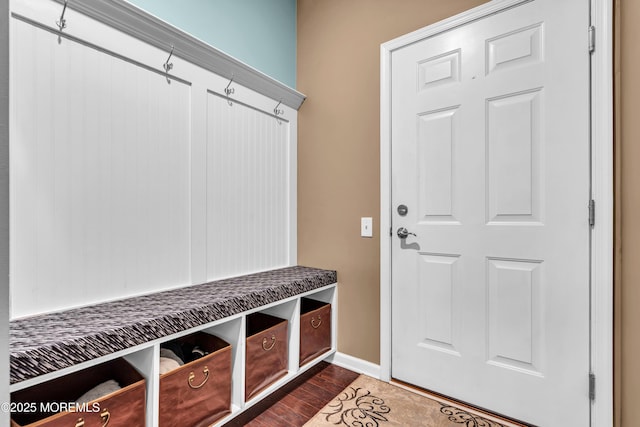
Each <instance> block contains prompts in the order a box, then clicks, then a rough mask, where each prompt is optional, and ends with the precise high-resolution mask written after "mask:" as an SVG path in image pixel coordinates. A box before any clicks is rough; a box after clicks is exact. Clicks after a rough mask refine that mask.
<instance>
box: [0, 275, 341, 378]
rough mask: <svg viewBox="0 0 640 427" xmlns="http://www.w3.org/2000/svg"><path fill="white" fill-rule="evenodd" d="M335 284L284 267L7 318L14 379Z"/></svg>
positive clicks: (332, 280)
mask: <svg viewBox="0 0 640 427" xmlns="http://www.w3.org/2000/svg"><path fill="white" fill-rule="evenodd" d="M336 282H337V274H336V272H335V271H330V270H320V269H316V268H310V267H302V266H296V267H287V268H282V269H278V270H270V271H265V272H262V273H256V274H251V275H247V276H240V277H234V278H231V279H225V280H218V281H214V282H209V283H204V284H201V285H195V286H189V287H185V288H180V289H173V290H170V291H164V292H158V293H154V294H150V295H144V296H139V297H133V298H127V299H122V300H118V301H111V302H105V303H100V304H96V305H92V306H87V307H81V308H75V309H71V310H67V311H62V312H56V313H49V314H42V315H37V316H32V317H26V318H23V319H16V320H13V321H11V322H10V326H9V328H10V331H9V332H10V333H9V335H10V337H9V351H10V368H11V372H10V382H11V384H15V383H18V382H20V381H24V380H27V379H30V378H34V377H37V376H39V375H43V374H47V373H50V372H55V371H57V370H60V369H64V368H67V367H70V366H73V365H76V364H78V363H82V362H86V361H89V360H92V359H95V358H97V357H101V356H106V355H108V354H111V353H114V352H116V351H120V350H125V349H127V348H130V347H133V346H136V345H140V344H144V343H146V342H149V341H152V340H154V339H158V338H162V337H166V336H168V335H172V334H175V333H178V332H182V331H185V330H187V329H190V328H194V327H197V326H201V325H204V324H207V323H210V322H213V321H215V320H219V319H222V318H225V317H228V316H232V315H234V314H238V313H242V312H243V311H247V310H251V309H254V308H258V307H261V306H264V305H266V304H269V303H272V302H276V301H280V300H283V299H286V298H289V297H292V296H295V295H299V294H301V293H304V292H307V291H311V290H314V289H318V288H321V287H323V286H326V285H330V284H332V283H336Z"/></svg>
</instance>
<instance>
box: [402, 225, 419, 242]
mask: <svg viewBox="0 0 640 427" xmlns="http://www.w3.org/2000/svg"><path fill="white" fill-rule="evenodd" d="M409 234H411V235H412V236H416V237H418V236H417V235H416V233H412V232H410V231H409V230H407V229H406V228H404V227H400V228H398V237H399V238H401V239H406V238H407V237H408V236H409Z"/></svg>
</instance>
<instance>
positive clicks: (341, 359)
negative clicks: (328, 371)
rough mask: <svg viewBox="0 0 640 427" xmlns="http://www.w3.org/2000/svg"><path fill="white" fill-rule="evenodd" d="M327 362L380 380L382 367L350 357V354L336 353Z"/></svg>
mask: <svg viewBox="0 0 640 427" xmlns="http://www.w3.org/2000/svg"><path fill="white" fill-rule="evenodd" d="M326 361H327V362H329V363H333V364H334V365H338V366H340V367H342V368H345V369H349V370H351V371H354V372H358V373H359V374H365V375H368V376H370V377H373V378H376V379H380V365H376V364H375V363H371V362H367V361H366V360H362V359H358V358H357V357H353V356H349V355H348V354H344V353H340V352H335V353H334V354H332V355H331V356H329V357H327V359H326Z"/></svg>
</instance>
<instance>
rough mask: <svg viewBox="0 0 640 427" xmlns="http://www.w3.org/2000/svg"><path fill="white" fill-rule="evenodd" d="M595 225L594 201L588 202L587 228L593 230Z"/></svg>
mask: <svg viewBox="0 0 640 427" xmlns="http://www.w3.org/2000/svg"><path fill="white" fill-rule="evenodd" d="M595 225H596V201H595V200H593V199H591V200H589V226H590V227H591V228H593V227H594V226H595Z"/></svg>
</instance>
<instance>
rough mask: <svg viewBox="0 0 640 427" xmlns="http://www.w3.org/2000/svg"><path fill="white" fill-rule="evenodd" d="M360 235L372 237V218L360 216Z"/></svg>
mask: <svg viewBox="0 0 640 427" xmlns="http://www.w3.org/2000/svg"><path fill="white" fill-rule="evenodd" d="M360 236H362V237H373V218H371V217H366V218H364V217H363V218H360Z"/></svg>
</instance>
